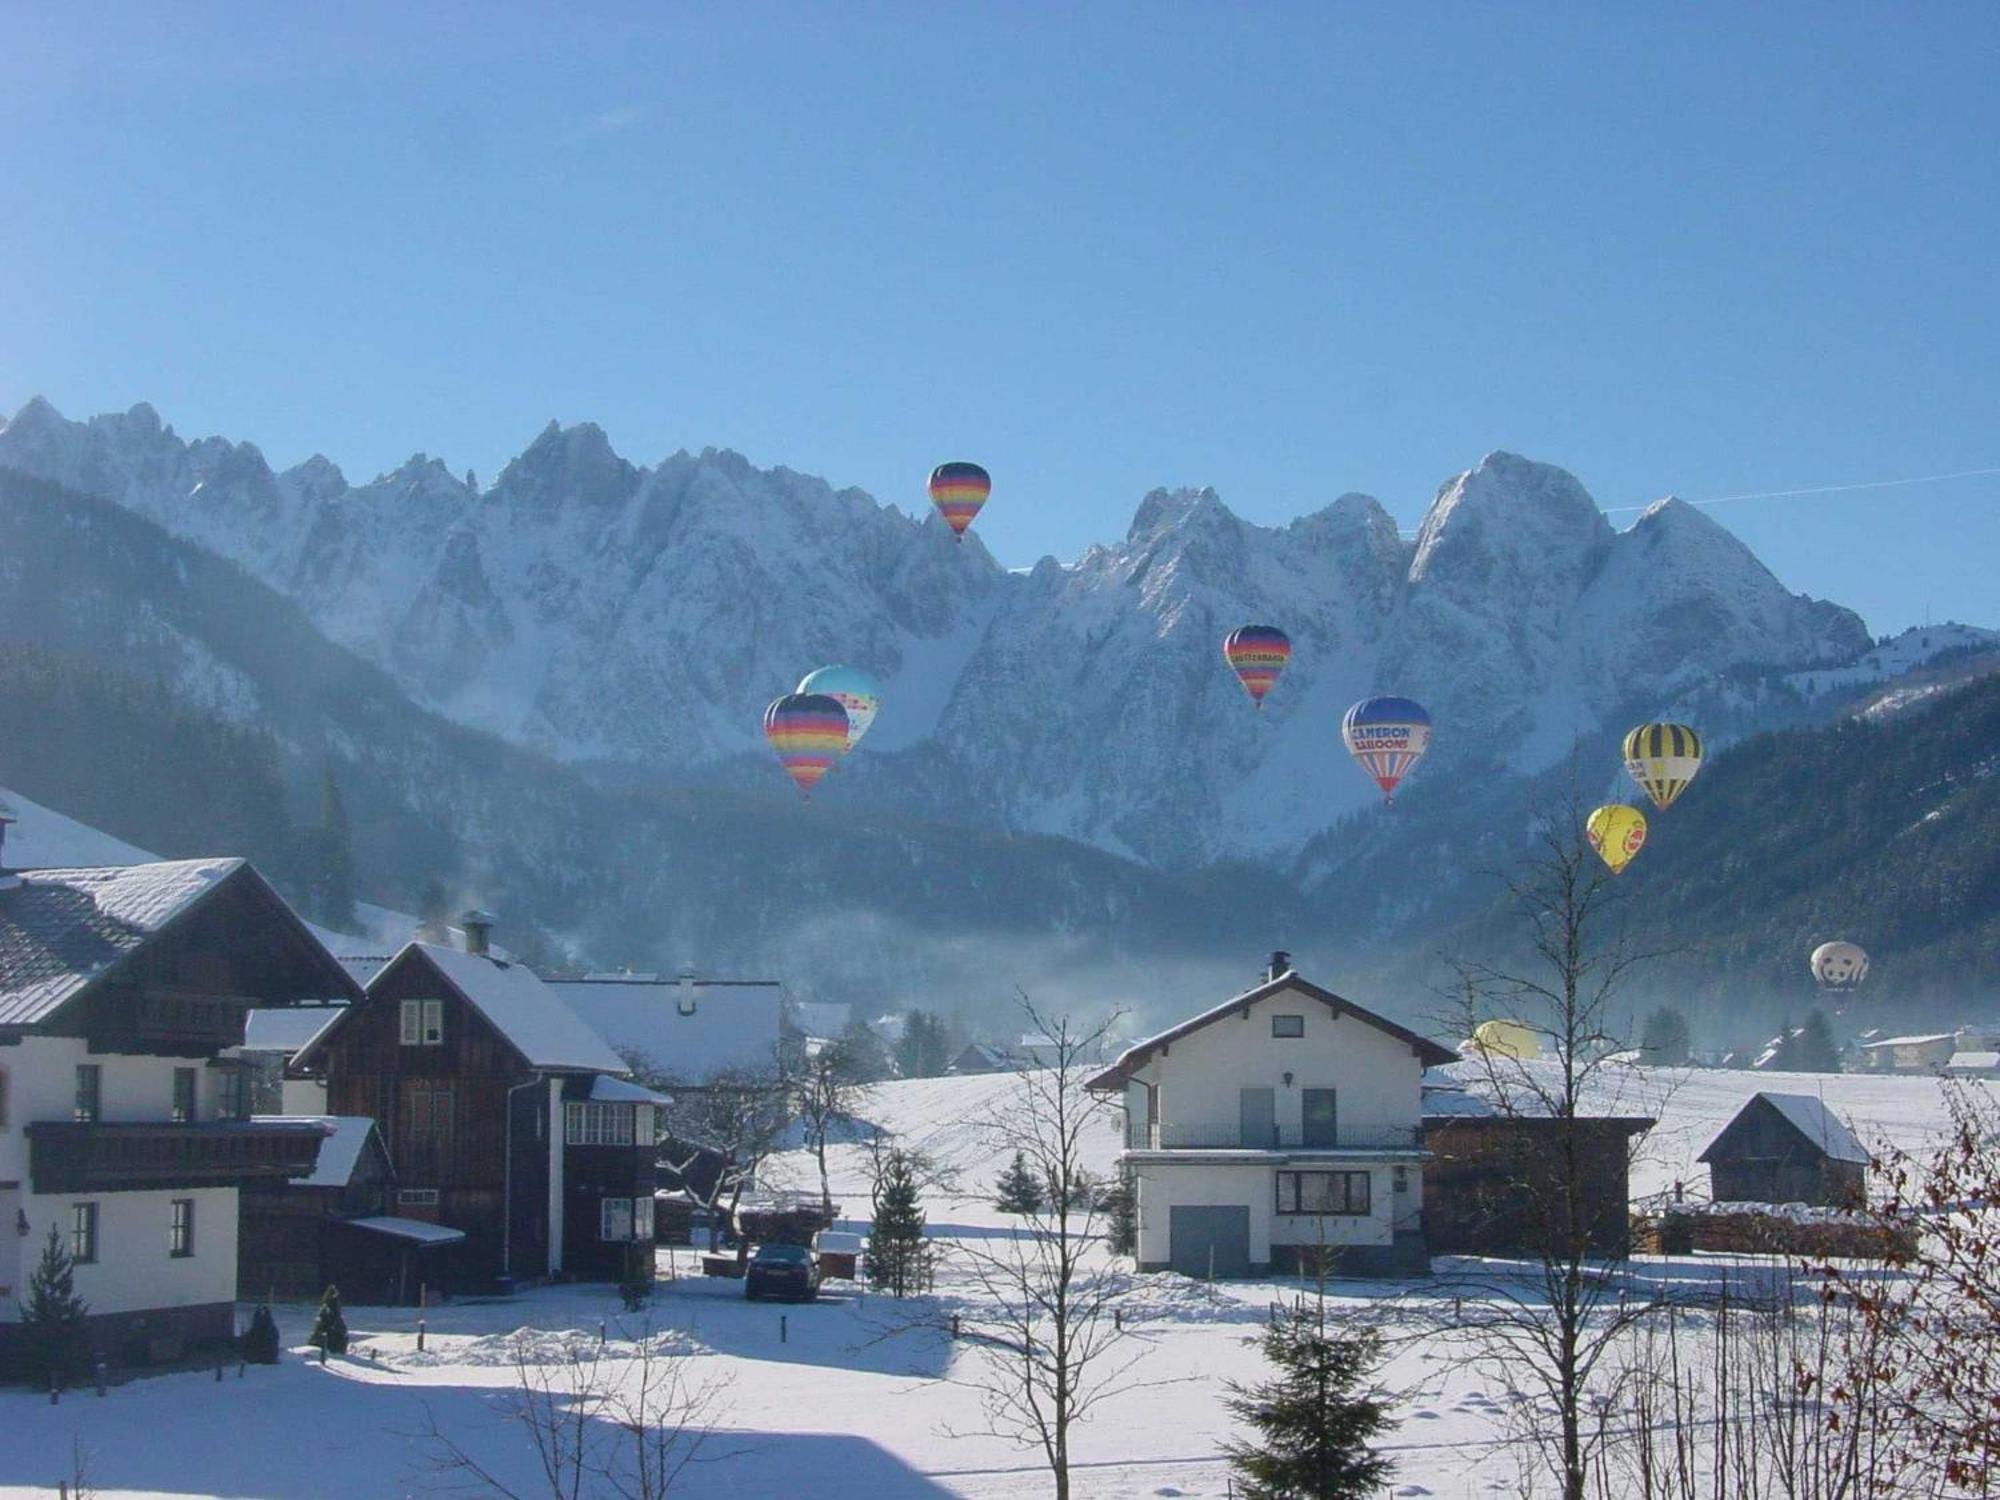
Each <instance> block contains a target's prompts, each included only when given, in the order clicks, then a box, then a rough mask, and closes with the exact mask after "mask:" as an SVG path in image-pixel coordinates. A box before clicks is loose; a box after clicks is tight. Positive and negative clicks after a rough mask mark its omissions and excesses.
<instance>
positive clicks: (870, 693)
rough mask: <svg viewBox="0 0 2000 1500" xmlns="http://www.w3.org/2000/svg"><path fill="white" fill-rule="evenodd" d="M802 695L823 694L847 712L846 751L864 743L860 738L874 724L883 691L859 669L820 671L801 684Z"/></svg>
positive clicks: (804, 679) (837, 668) (811, 673)
mask: <svg viewBox="0 0 2000 1500" xmlns="http://www.w3.org/2000/svg"><path fill="white" fill-rule="evenodd" d="M799 691H800V692H802V693H824V694H826V696H827V697H829V698H831V699H833V700H834V701H835V702H837V703H838V704H839V705H840V706H841V707H842V708H844V709H846V710H847V748H848V749H850V750H852V749H853V748H854V747H855V746H856V745H858V744H860V743H861V736H862V735H864V734H866V733H867V732H868V726H869V725H870V724H873V723H874V722H875V714H876V712H877V711H878V710H879V709H880V708H881V707H882V689H881V687H880V686H879V685H878V684H877V683H876V681H875V679H874V678H873V677H870V676H869V675H868V674H867V673H866V672H864V671H862V670H861V669H860V668H859V667H821V668H820V669H819V670H818V671H817V672H808V673H806V675H805V676H804V677H803V678H801V679H800V680H799Z"/></svg>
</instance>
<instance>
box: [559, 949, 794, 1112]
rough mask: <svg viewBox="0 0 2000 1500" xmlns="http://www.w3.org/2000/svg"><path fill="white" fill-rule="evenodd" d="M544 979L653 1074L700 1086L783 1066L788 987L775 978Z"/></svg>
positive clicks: (684, 974) (689, 973)
mask: <svg viewBox="0 0 2000 1500" xmlns="http://www.w3.org/2000/svg"><path fill="white" fill-rule="evenodd" d="M546 982H547V984H548V987H549V989H550V990H551V991H552V992H554V994H555V995H556V996H557V997H558V998H559V999H560V1000H561V1001H562V1003H563V1004H565V1005H567V1006H568V1007H569V1008H570V1010H572V1011H573V1012H575V1014H576V1015H577V1016H578V1017H579V1018H581V1019H582V1021H583V1022H584V1023H585V1024H586V1025H588V1026H589V1027H590V1028H591V1029H592V1030H594V1031H595V1032H596V1033H597V1034H598V1035H599V1036H601V1037H603V1038H604V1039H605V1041H606V1042H608V1043H609V1044H610V1046H611V1049H612V1051H613V1052H615V1053H617V1054H618V1056H619V1057H621V1058H624V1059H628V1060H629V1061H630V1062H631V1063H632V1064H633V1065H634V1068H635V1070H636V1071H637V1072H638V1073H640V1074H641V1075H642V1076H645V1077H647V1078H665V1079H671V1080H672V1081H673V1082H674V1083H676V1084H688V1085H697V1086H698V1085H701V1084H704V1083H707V1082H709V1081H710V1080H712V1079H715V1078H717V1077H724V1076H730V1077H736V1078H750V1077H761V1076H772V1075H775V1073H776V1072H777V1069H778V1061H779V1054H780V1048H781V1045H782V1043H783V1041H784V1032H785V1024H784V1023H785V1000H784V994H785V992H784V987H783V986H782V985H780V984H779V983H778V981H777V980H775V979H702V978H698V977H697V976H696V975H695V973H694V971H693V970H692V969H684V970H682V971H681V972H680V973H679V974H678V975H676V976H675V977H674V978H672V979H668V978H666V977H665V976H663V975H660V974H634V973H629V972H627V973H609V974H582V975H563V974H550V975H548V976H546ZM619 1066H620V1067H621V1068H623V1067H625V1066H626V1064H625V1063H623V1062H621V1063H620V1065H619Z"/></svg>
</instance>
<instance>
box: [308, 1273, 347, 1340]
mask: <svg viewBox="0 0 2000 1500" xmlns="http://www.w3.org/2000/svg"><path fill="white" fill-rule="evenodd" d="M306 1342H307V1343H308V1344H311V1345H312V1346H313V1348H315V1349H324V1350H326V1352H327V1353H328V1354H345V1353H346V1352H347V1319H346V1318H345V1317H343V1316H342V1315H341V1311H340V1288H339V1287H337V1286H329V1287H328V1288H327V1289H326V1294H325V1295H324V1296H322V1297H321V1298H320V1299H319V1315H318V1316H317V1317H315V1318H314V1319H313V1326H312V1333H311V1334H310V1335H309V1336H308V1337H307V1339H306Z"/></svg>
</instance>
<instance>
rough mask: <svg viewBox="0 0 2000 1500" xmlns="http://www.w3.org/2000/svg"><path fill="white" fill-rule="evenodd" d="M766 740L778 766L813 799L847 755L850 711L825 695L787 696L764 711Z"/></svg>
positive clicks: (802, 794)
mask: <svg viewBox="0 0 2000 1500" xmlns="http://www.w3.org/2000/svg"><path fill="white" fill-rule="evenodd" d="M764 738H765V739H767V740H769V741H770V742H771V748H772V749H773V750H775V751H777V752H778V764H780V765H782V766H783V767H784V768H785V774H786V775H788V776H790V777H791V778H792V780H793V781H795V782H797V783H798V788H799V795H800V796H801V797H809V796H811V795H812V789H813V786H814V784H815V783H816V782H818V780H819V779H820V777H822V776H824V775H826V773H827V772H828V771H830V770H832V769H833V763H834V762H835V761H837V760H839V759H840V757H841V756H843V755H845V754H846V753H847V710H846V709H844V708H842V707H841V706H840V700H839V699H838V698H830V697H828V696H827V695H826V694H825V693H787V694H785V696H784V697H782V698H778V699H775V700H773V702H772V704H771V706H770V707H769V708H767V709H765V710H764Z"/></svg>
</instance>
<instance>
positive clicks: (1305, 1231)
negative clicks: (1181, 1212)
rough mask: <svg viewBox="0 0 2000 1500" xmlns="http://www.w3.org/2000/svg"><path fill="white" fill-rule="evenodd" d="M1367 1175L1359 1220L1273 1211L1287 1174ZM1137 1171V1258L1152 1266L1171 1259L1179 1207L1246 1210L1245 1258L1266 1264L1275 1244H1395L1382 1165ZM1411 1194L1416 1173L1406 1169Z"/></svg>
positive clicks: (1151, 1165) (1198, 1165) (1199, 1165)
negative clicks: (1364, 1209) (1280, 1177)
mask: <svg viewBox="0 0 2000 1500" xmlns="http://www.w3.org/2000/svg"><path fill="white" fill-rule="evenodd" d="M1364 1169H1365V1170H1367V1171H1368V1172H1369V1174H1370V1176H1371V1178H1372V1181H1371V1182H1370V1184H1369V1207H1370V1209H1371V1212H1370V1213H1369V1214H1367V1215H1366V1216H1365V1217H1364V1216H1350V1215H1346V1214H1329V1215H1327V1216H1325V1217H1323V1218H1322V1217H1313V1216H1310V1215H1298V1214H1280V1213H1278V1212H1277V1191H1278V1186H1277V1174H1278V1172H1279V1171H1280V1170H1285V1171H1293V1170H1296V1171H1316V1170H1339V1171H1361V1170H1364ZM1138 1172H1139V1259H1140V1261H1142V1262H1144V1263H1146V1264H1148V1265H1152V1264H1161V1263H1164V1262H1166V1261H1169V1260H1171V1259H1172V1258H1173V1254H1172V1246H1171V1243H1170V1233H1171V1223H1172V1218H1173V1214H1172V1210H1173V1209H1174V1207H1175V1206H1176V1205H1179V1206H1182V1207H1233V1206H1241V1207H1244V1208H1247V1209H1249V1210H1250V1259H1251V1261H1252V1262H1253V1263H1254V1264H1257V1265H1266V1264H1269V1262H1270V1259H1271V1247H1272V1246H1273V1245H1320V1244H1326V1245H1388V1244H1392V1243H1393V1242H1394V1240H1395V1233H1394V1224H1393V1216H1395V1215H1397V1214H1398V1213H1399V1211H1400V1210H1399V1206H1398V1205H1397V1204H1396V1203H1395V1202H1394V1201H1393V1200H1394V1198H1395V1196H1396V1195H1395V1194H1394V1193H1393V1191H1392V1189H1393V1181H1392V1178H1393V1170H1392V1169H1391V1168H1390V1167H1388V1166H1383V1165H1379V1164H1378V1165H1367V1166H1365V1167H1364V1164H1361V1163H1354V1162H1345V1163H1343V1162H1339V1161H1317V1162H1308V1161H1301V1162H1296V1163H1290V1164H1285V1165H1283V1166H1280V1165H1278V1164H1275V1163H1226V1162H1188V1163H1182V1162H1160V1161H1148V1162H1147V1163H1145V1164H1144V1165H1143V1166H1141V1167H1140V1168H1139V1169H1138ZM1408 1175H1409V1177H1410V1179H1412V1183H1411V1190H1412V1191H1413V1192H1414V1191H1415V1190H1416V1187H1415V1181H1414V1179H1415V1178H1416V1177H1417V1176H1418V1175H1419V1174H1418V1172H1417V1170H1416V1167H1415V1166H1414V1165H1412V1166H1411V1167H1410V1169H1409V1174H1408Z"/></svg>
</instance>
